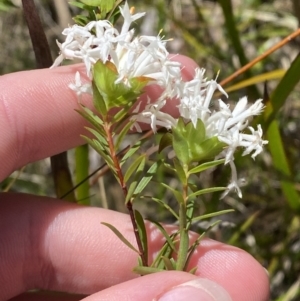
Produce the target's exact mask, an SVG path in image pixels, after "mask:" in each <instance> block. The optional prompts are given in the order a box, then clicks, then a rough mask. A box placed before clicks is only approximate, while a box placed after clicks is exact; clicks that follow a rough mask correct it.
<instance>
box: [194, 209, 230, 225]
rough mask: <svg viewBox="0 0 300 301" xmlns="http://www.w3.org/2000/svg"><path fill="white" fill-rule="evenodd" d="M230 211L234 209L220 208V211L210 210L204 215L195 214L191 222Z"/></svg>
mask: <svg viewBox="0 0 300 301" xmlns="http://www.w3.org/2000/svg"><path fill="white" fill-rule="evenodd" d="M230 212H234V209H227V210H222V211H218V212H212V213H208V214H204V215H199V216H196V217H194V218H193V220H192V223H195V222H199V221H202V220H204V219H207V218H212V217H216V216H219V215H223V214H226V213H230Z"/></svg>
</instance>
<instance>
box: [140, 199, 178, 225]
mask: <svg viewBox="0 0 300 301" xmlns="http://www.w3.org/2000/svg"><path fill="white" fill-rule="evenodd" d="M143 198H150V199H151V200H153V201H154V202H156V203H158V204H159V205H161V206H163V207H164V208H166V209H167V210H168V211H169V212H170V213H171V214H172V215H173V216H174V217H175V218H176V219H177V220H178V219H179V216H178V215H177V214H176V213H175V211H174V210H173V209H172V208H171V207H170V206H169V205H168V204H167V203H165V202H164V201H162V200H161V199H158V198H154V197H151V196H142V197H141V199H143Z"/></svg>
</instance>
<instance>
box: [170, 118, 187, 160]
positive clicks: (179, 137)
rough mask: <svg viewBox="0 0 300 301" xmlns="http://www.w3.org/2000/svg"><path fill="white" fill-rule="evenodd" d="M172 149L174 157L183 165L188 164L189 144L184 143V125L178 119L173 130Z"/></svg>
mask: <svg viewBox="0 0 300 301" xmlns="http://www.w3.org/2000/svg"><path fill="white" fill-rule="evenodd" d="M172 142H173V149H174V151H175V154H176V157H177V158H178V159H179V160H180V161H181V162H182V163H183V164H188V163H190V161H191V160H190V155H189V144H188V142H187V141H186V130H185V124H184V122H183V120H182V118H180V119H179V120H178V123H177V125H176V127H174V128H173V141H172Z"/></svg>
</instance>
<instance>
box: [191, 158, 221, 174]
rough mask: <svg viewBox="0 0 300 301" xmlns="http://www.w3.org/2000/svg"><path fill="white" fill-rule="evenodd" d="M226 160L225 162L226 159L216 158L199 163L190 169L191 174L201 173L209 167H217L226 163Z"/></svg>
mask: <svg viewBox="0 0 300 301" xmlns="http://www.w3.org/2000/svg"><path fill="white" fill-rule="evenodd" d="M224 162H225V159H220V160H215V161H211V162H206V163H203V164H200V165H197V166H196V167H193V168H192V169H191V170H189V174H194V173H200V172H202V171H204V170H207V169H209V168H212V167H216V166H218V165H220V164H224Z"/></svg>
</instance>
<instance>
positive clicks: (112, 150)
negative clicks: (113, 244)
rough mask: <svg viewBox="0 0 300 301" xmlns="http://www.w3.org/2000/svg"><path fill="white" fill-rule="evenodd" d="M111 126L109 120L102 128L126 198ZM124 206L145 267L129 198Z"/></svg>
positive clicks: (145, 260)
mask: <svg viewBox="0 0 300 301" xmlns="http://www.w3.org/2000/svg"><path fill="white" fill-rule="evenodd" d="M111 128H112V126H111V124H110V123H109V122H105V123H104V129H105V132H106V136H107V142H108V146H109V149H110V155H111V157H112V160H113V162H114V167H115V171H116V173H117V177H118V179H119V183H120V186H121V188H122V191H123V194H124V197H125V199H126V196H127V194H128V189H127V186H126V183H125V181H124V175H123V172H122V169H121V165H120V161H119V157H118V154H117V152H116V149H115V145H114V141H113V136H112V131H111ZM126 207H127V210H128V213H129V216H130V220H131V223H132V227H133V232H134V235H135V240H136V243H137V246H138V250H139V255H140V257H141V260H142V263H143V266H145V267H147V266H148V262H147V258H146V256H145V251H144V249H143V244H142V241H141V238H140V235H139V230H138V226H137V223H136V220H135V216H134V211H133V206H132V201H131V200H129V201H128V202H127V204H126Z"/></svg>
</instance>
